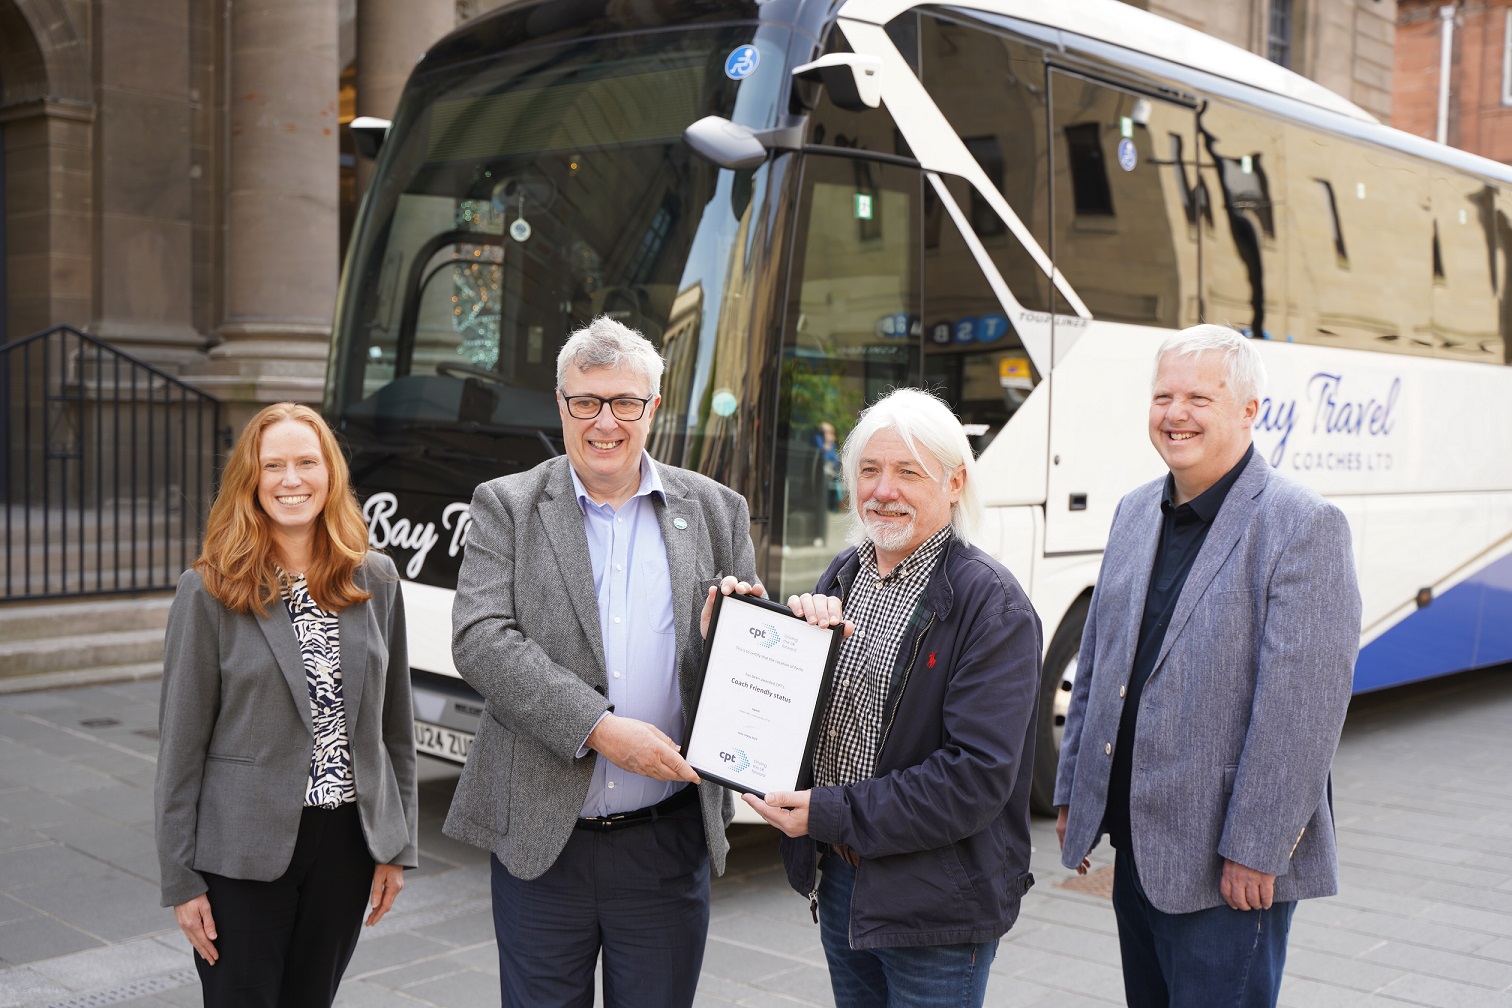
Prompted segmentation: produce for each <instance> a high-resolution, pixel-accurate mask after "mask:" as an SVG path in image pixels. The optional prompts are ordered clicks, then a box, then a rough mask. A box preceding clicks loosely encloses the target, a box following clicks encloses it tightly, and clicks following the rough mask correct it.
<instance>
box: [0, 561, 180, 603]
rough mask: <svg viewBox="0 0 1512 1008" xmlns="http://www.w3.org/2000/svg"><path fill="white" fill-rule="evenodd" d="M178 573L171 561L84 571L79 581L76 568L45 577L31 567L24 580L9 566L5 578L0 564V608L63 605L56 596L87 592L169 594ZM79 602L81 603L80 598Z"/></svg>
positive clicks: (3, 568)
mask: <svg viewBox="0 0 1512 1008" xmlns="http://www.w3.org/2000/svg"><path fill="white" fill-rule="evenodd" d="M179 573H180V571H179V569H178V564H177V562H175V563H174V564H172V565H170V566H167V567H165V566H164V565H163V564H161V563H158V564H154V565H152V566H150V567H137V568H135V569H134V570H132V569H126V570H117V569H113V568H109V567H107V568H105V569H104V570H103V571H98V572H97V571H94V570H90V569H86V570H85V571H84V576H83V577H82V578H81V577H80V576H79V570H78V568H77V567H70V568H69V570H68V572H67V574H66V575H65V574H64V573H63V572H62V571H59V570H58V569H57V568H54V569H53V570H52V572H51V574H50V575H49V576H47V577H45V578H44V577H43V576H42V571H41V569H40V568H37V567H33V568H32V574H31V577H29V578H28V577H26V575H25V571H24V569H23V568H20V567H15V566H13V567H12V568H11V571H10V575H9V577H7V576H6V571H5V565H4V564H3V563H0V608H5V607H7V606H10V605H31V604H35V603H42V602H63V601H66V598H58V596H70V597H71V596H79V595H82V594H83V593H85V592H89V593H91V597H92V596H93V595H125V594H127V593H131V594H133V595H136V596H138V597H140V595H142V594H144V593H149V592H150V593H159V592H164V591H172V590H173V588H174V586H175V585H177V584H178V579H179ZM118 579H119V580H118ZM49 595H51V596H54V598H52V599H47V598H46V596H49ZM81 601H84V600H83V599H81Z"/></svg>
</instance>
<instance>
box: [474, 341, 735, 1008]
mask: <svg viewBox="0 0 1512 1008" xmlns="http://www.w3.org/2000/svg"><path fill="white" fill-rule="evenodd" d="M661 373H662V360H661V357H660V356H659V355H658V354H657V352H656V349H655V348H654V347H653V346H652V345H651V343H650V342H649V341H648V340H646V339H645V337H643V336H641V335H640V334H639V333H637V332H635V331H634V330H631V329H628V328H626V327H625V326H623V325H620V324H619V323H618V322H615V321H613V320H612V319H609V318H606V317H600V318H598V319H595V320H594V321H593V322H592V323H591V324H590V325H588V326H587V327H585V328H583V329H580V330H578V331H577V332H574V333H573V334H572V335H571V336H570V337H569V338H568V340H567V342H566V343H565V344H564V345H563V346H562V350H561V353H560V354H559V355H558V357H557V405H558V409H559V411H560V413H561V417H562V435H563V442H564V444H565V447H566V455H565V456H564V457H558V458H554V459H551V460H550V461H547V462H544V463H542V464H541V465H539V466H536V467H535V468H534V469H532V470H530V471H528V472H523V473H518V474H515V475H511V476H504V477H501V478H499V479H495V480H491V481H489V482H487V483H484V484H482V485H480V486H479V487H478V488H477V490H476V491H475V493H474V495H473V501H472V526H471V528H470V529H469V532H468V543H467V553H466V555H465V557H464V559H463V562H462V567H461V571H460V572H459V574H458V576H457V597H456V601H455V602H454V603H453V606H452V631H453V636H452V655H453V657H454V659H455V661H456V665H457V670H458V671H459V672H460V673H461V674H462V678H463V679H465V680H466V681H467V682H468V684H469V685H471V686H472V687H473V688H474V689H476V690H477V691H478V692H479V693H480V694H482V696H483V698H484V700H485V701H486V703H485V713H484V716H483V717H482V718H481V720H480V723H479V727H478V735H477V738H476V740H475V741H474V743H473V747H472V750H471V752H470V753H469V755H468V760H467V765H466V767H464V768H463V771H462V779H461V781H460V782H459V783H458V785H457V793H456V797H455V798H454V799H453V801H452V806H451V811H450V813H449V814H448V815H447V819H446V826H445V831H446V833H447V834H448V835H449V836H452V837H455V838H457V839H459V840H463V841H466V842H468V843H471V844H474V845H476V846H479V847H485V848H487V849H488V850H490V851H492V852H493V856H492V858H491V859H490V862H491V865H492V872H493V909H494V930H495V935H496V938H497V940H498V946H499V974H500V976H499V980H500V987H501V993H502V998H503V1005H504V1008H511V1006H530V1008H541V1006H552V1005H581V1004H591V1003H593V1001H594V998H593V977H594V967H595V964H596V962H597V960H598V957H599V954H600V951H602V954H603V977H604V980H603V985H604V996H603V1000H602V1003H603V1004H605V1005H608V1006H611V1008H612V1006H615V1005H624V1006H628V1005H658V1006H678V1005H690V1004H692V1002H693V995H694V991H695V989H696V987H697V984H698V975H699V970H700V968H701V966H702V963H703V950H704V940H705V937H706V936H707V933H708V926H709V870H710V866H711V865H712V866H713V869H714V871H715V872H722V871H723V870H724V860H725V853H726V852H727V850H728V849H729V844H728V843H727V842H726V840H725V826H726V825H727V824H728V823H729V819H730V815H731V805H730V801H729V798H728V796H727V794H726V792H724V791H723V789H721V788H719V787H717V786H715V785H712V784H700V783H699V780H698V775H697V774H696V773H694V771H693V769H692V767H690V766H689V765H688V764H687V762H686V761H685V760H684V759H683V758H682V756H681V755H680V752H679V747H680V745H681V743H682V741H683V728H684V722H683V711H684V710H686V709H690V707H691V703H692V695H691V691H692V688H693V686H694V685H695V683H696V681H697V675H698V668H699V663H700V657H701V654H702V645H701V640H700V635H701V627H700V621H699V609H700V606H701V605H702V604H703V603H704V602H705V601H706V599H707V598H708V597H710V596H712V593H713V592H714V590H715V588H714V586H715V585H716V583H718V584H722V586H723V590H725V591H726V592H727V593H728V592H729V591H732V590H733V591H741V592H752V593H755V594H761V591H762V590H761V586H760V585H759V584H757V583H756V579H755V576H754V575H755V555H754V551H753V549H752V546H751V537H750V516H749V513H748V511H747V508H746V502H745V499H744V498H743V497H741V496H740V495H739V494H737V493H735V492H734V491H733V490H730V489H729V488H727V487H724V486H721V485H720V484H718V483H716V482H714V481H713V480H711V479H708V478H707V477H704V476H701V475H699V474H697V473H693V472H689V471H687V470H684V469H678V468H676V467H673V466H667V465H662V464H661V463H658V462H654V461H652V459H651V457H650V455H648V454H647V453H646V450H645V445H646V438H647V435H648V434H649V433H650V430H651V422H652V419H653V418H654V417H655V415H656V409H657V406H658V405H660V403H661V396H660V395H658V390H659V388H660V384H661Z"/></svg>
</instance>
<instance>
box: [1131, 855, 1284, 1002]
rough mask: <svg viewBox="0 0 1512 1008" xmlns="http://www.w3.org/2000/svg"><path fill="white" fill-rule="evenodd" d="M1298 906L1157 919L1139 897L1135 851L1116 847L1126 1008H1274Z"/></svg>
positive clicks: (1217, 909)
mask: <svg viewBox="0 0 1512 1008" xmlns="http://www.w3.org/2000/svg"><path fill="white" fill-rule="evenodd" d="M1296 906H1297V904H1296V903H1294V902H1292V903H1274V904H1272V905H1271V908H1270V909H1269V910H1231V909H1230V908H1229V907H1227V906H1223V905H1219V906H1215V907H1209V908H1208V909H1206V910H1198V911H1197V912H1196V913H1185V914H1168V913H1163V912H1162V911H1160V910H1157V909H1155V907H1154V906H1153V905H1151V903H1150V901H1149V899H1148V898H1147V897H1146V896H1145V891H1144V886H1142V885H1141V884H1140V882H1139V869H1138V867H1137V866H1136V865H1135V863H1134V852H1133V851H1132V850H1131V849H1129V848H1128V847H1127V845H1126V846H1125V847H1121V848H1119V850H1118V854H1117V857H1116V858H1115V859H1114V863H1113V914H1114V916H1115V917H1117V918H1118V948H1119V952H1120V953H1121V954H1122V957H1123V976H1124V996H1125V998H1126V999H1127V1000H1128V1002H1129V1005H1130V1008H1213V1006H1215V1005H1222V1006H1224V1008H1274V1006H1275V1004H1276V998H1277V997H1278V996H1279V995H1280V993H1281V972H1282V969H1283V968H1284V967H1285V966H1286V936H1287V934H1288V932H1289V931H1290V930H1291V919H1292V911H1293V910H1295V909H1296Z"/></svg>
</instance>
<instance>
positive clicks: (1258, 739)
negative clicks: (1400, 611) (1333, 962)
mask: <svg viewBox="0 0 1512 1008" xmlns="http://www.w3.org/2000/svg"><path fill="white" fill-rule="evenodd" d="M1164 483H1165V479H1164V477H1162V478H1161V479H1158V480H1155V481H1154V482H1152V483H1147V484H1145V485H1144V486H1142V487H1140V488H1139V489H1137V490H1135V491H1133V492H1132V493H1130V494H1129V495H1128V496H1127V497H1125V498H1124V499H1123V500H1122V501H1120V502H1119V505H1118V509H1117V511H1116V512H1115V513H1114V516H1113V528H1112V531H1111V533H1110V535H1109V537H1108V550H1107V554H1106V555H1105V556H1104V558H1103V564H1102V573H1101V575H1100V576H1099V577H1098V581H1097V587H1096V589H1095V590H1094V591H1093V593H1092V609H1091V612H1090V613H1089V615H1088V619H1087V627H1086V630H1085V632H1084V634H1083V636H1082V646H1081V654H1080V656H1079V659H1078V661H1079V664H1078V667H1077V676H1076V681H1075V687H1074V689H1073V691H1072V695H1071V709H1070V713H1069V714H1068V715H1067V718H1066V730H1065V737H1064V740H1063V742H1062V744H1061V762H1060V772H1059V775H1058V777H1057V779H1056V785H1055V803H1056V804H1057V805H1063V806H1069V813H1068V822H1067V827H1066V842H1065V845H1064V847H1063V848H1062V850H1061V861H1062V863H1063V864H1065V865H1066V867H1068V868H1074V867H1075V866H1076V865H1077V864H1079V863H1080V862H1081V859H1082V858H1083V857H1085V856H1086V854H1087V852H1088V851H1089V850H1090V849H1091V848H1092V847H1093V845H1094V844H1095V843H1096V842H1097V840H1098V838H1099V835H1100V832H1101V824H1102V818H1103V811H1104V808H1105V806H1106V803H1107V792H1108V771H1109V768H1110V767H1111V766H1112V763H1113V757H1112V752H1113V748H1114V746H1115V745H1116V743H1117V738H1118V725H1119V718H1120V716H1121V715H1122V712H1123V700H1122V690H1123V688H1124V687H1125V686H1126V685H1127V683H1128V681H1129V674H1130V669H1131V667H1132V665H1133V662H1134V649H1135V645H1136V643H1137V641H1138V638H1139V624H1140V620H1141V618H1142V615H1143V612H1144V601H1145V593H1146V589H1147V588H1148V586H1149V580H1150V571H1151V567H1152V565H1153V563H1154V559H1155V551H1156V548H1157V544H1158V543H1159V540H1160V527H1161V512H1160V501H1161V495H1162V490H1163V487H1164ZM1359 643H1360V593H1359V588H1358V587H1357V585H1356V582H1355V567H1354V558H1353V556H1352V554H1351V552H1350V540H1349V525H1348V523H1347V522H1346V521H1345V518H1344V515H1343V514H1342V513H1341V512H1340V511H1339V509H1338V508H1336V507H1334V506H1333V505H1332V504H1329V503H1328V502H1326V501H1325V500H1323V498H1321V497H1319V496H1318V495H1317V494H1316V493H1314V492H1313V491H1311V490H1309V489H1307V488H1305V487H1303V486H1301V485H1299V484H1297V483H1294V482H1292V481H1291V480H1289V479H1286V478H1285V477H1283V476H1281V475H1280V474H1278V473H1276V472H1273V471H1272V470H1271V467H1270V465H1269V464H1268V463H1267V462H1266V461H1265V459H1263V458H1262V457H1260V455H1259V454H1258V453H1257V454H1255V455H1254V456H1253V457H1252V458H1251V460H1250V463H1249V464H1248V465H1247V466H1246V467H1245V468H1244V471H1243V472H1242V473H1241V474H1240V476H1239V479H1238V481H1237V482H1236V483H1235V484H1234V486H1233V487H1232V489H1230V491H1229V494H1228V497H1227V498H1226V499H1225V500H1224V503H1223V507H1222V508H1221V509H1220V510H1219V512H1218V515H1217V517H1216V518H1214V520H1213V526H1212V528H1211V529H1210V530H1209V531H1208V536H1207V539H1206V541H1205V542H1204V543H1203V545H1202V549H1201V551H1200V552H1198V554H1197V558H1196V560H1195V561H1194V562H1193V563H1192V569H1191V572H1190V573H1189V574H1188V576H1187V579H1186V583H1185V585H1184V586H1183V587H1182V590H1181V595H1180V597H1179V598H1178V599H1177V602H1176V609H1175V612H1174V613H1173V615H1172V617H1171V624H1170V626H1169V627H1168V628H1167V630H1166V635H1165V642H1164V644H1163V645H1162V647H1161V650H1160V653H1159V656H1158V657H1157V659H1156V664H1155V669H1154V671H1153V672H1152V673H1151V675H1150V679H1149V681H1148V683H1147V684H1146V685H1145V688H1144V692H1143V694H1142V695H1141V698H1140V703H1139V719H1138V721H1137V723H1136V724H1137V727H1136V729H1135V738H1134V767H1133V781H1132V783H1131V786H1130V796H1129V818H1130V822H1131V825H1132V834H1133V840H1134V859H1135V861H1136V863H1137V864H1138V865H1139V878H1140V881H1141V883H1143V885H1144V889H1145V892H1146V893H1147V894H1148V895H1149V898H1150V902H1151V903H1153V904H1154V905H1155V906H1156V907H1157V908H1158V909H1160V910H1163V911H1165V912H1166V913H1190V912H1192V911H1196V910H1202V909H1206V908H1207V907H1212V906H1217V905H1219V904H1220V903H1222V902H1223V899H1222V897H1221V896H1220V895H1219V891H1218V884H1219V880H1220V876H1221V874H1222V870H1223V859H1224V858H1228V859H1229V860H1232V861H1236V862H1238V863H1239V864H1242V865H1246V866H1248V867H1250V868H1253V869H1255V870H1256V871H1262V872H1267V873H1269V874H1273V875H1276V876H1278V878H1277V879H1276V890H1275V898H1276V899H1277V900H1297V899H1307V898H1310V897H1315V896H1330V895H1332V894H1333V893H1335V892H1337V891H1338V862H1337V859H1336V855H1335V850H1334V824H1333V807H1332V796H1331V790H1330V783H1329V767H1330V765H1331V764H1332V761H1333V755H1334V750H1335V749H1336V748H1337V746H1338V742H1339V732H1340V730H1341V728H1342V727H1343V723H1344V713H1345V710H1346V709H1347V707H1348V705H1349V695H1350V689H1351V685H1352V682H1353V675H1354V661H1355V655H1356V652H1357V651H1358V649H1359ZM1299 838H1300V839H1299Z"/></svg>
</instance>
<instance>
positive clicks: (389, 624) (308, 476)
mask: <svg viewBox="0 0 1512 1008" xmlns="http://www.w3.org/2000/svg"><path fill="white" fill-rule="evenodd" d="M160 731H161V738H162V741H161V748H160V751H159V756H158V772H157V846H158V859H159V862H160V865H161V869H162V892H163V905H164V906H171V907H173V912H174V916H175V917H176V918H177V920H178V924H179V927H181V928H182V929H183V931H184V934H185V935H186V936H187V937H188V939H189V942H190V944H191V945H193V947H194V961H195V966H196V967H197V968H198V970H199V974H200V980H201V983H202V984H203V987H204V993H205V1004H206V1005H214V1006H221V1005H225V1006H232V1005H235V1006H242V1005H247V1006H251V1005H266V1006H269V1008H272V1006H275V1005H276V1006H280V1008H289V1006H304V1005H309V1006H329V1005H330V1004H331V1002H332V1001H333V1000H334V998H335V996H336V988H337V985H338V984H339V983H340V982H341V975H342V973H343V972H344V971H345V970H346V966H347V963H348V962H349V961H350V959H351V956H352V950H353V948H354V947H355V946H356V944H357V935H358V933H359V932H360V930H361V924H362V920H363V916H362V913H363V909H364V906H366V908H367V909H368V910H369V911H370V912H369V913H368V915H367V923H368V924H370V925H371V924H376V923H377V922H378V920H379V919H380V918H382V917H383V915H384V914H385V913H387V912H388V909H389V907H391V906H392V905H393V902H394V897H395V895H396V894H397V893H398V892H399V890H400V888H401V887H402V886H403V884H404V879H403V874H404V873H403V869H404V868H406V867H414V866H415V865H416V864H417V858H416V801H415V747H414V735H413V731H414V724H413V714H412V705H411V700H410V688H409V662H408V655H407V652H406V648H405V636H404V608H403V603H402V597H401V595H400V592H399V577H398V573H397V571H396V570H395V569H394V564H393V562H392V561H391V560H390V559H389V558H388V557H386V556H383V555H382V554H380V553H372V552H369V551H368V548H367V527H366V525H365V524H364V523H363V520H362V514H361V511H360V510H359V509H358V507H357V501H356V498H355V497H354V496H353V494H352V490H351V482H350V478H349V476H348V473H347V467H346V461H345V459H344V458H343V456H342V454H341V451H340V449H339V447H338V446H337V444H336V439H335V437H334V436H333V435H332V433H331V429H330V428H329V427H328V426H327V425H326V423H325V421H324V420H322V419H321V417H320V415H319V414H318V413H316V412H315V411H314V410H312V409H310V408H309V407H307V406H301V405H298V404H295V403H278V404H276V405H273V406H269V407H267V408H266V409H264V410H262V411H261V412H260V413H258V414H257V415H256V416H254V417H253V418H252V420H251V421H250V422H249V423H248V425H247V427H246V429H245V430H244V431H242V435H241V437H240V438H239V439H238V441H237V443H236V446H235V447H234V448H233V449H232V451H231V457H230V459H229V460H228V462H227V463H226V468H225V472H224V473H223V474H222V479H221V489H220V493H219V494H218V495H217V497H216V500H215V504H214V505H213V506H212V507H211V510H210V518H209V521H208V522H207V525H206V529H205V547H204V552H202V553H201V554H200V557H199V559H198V560H196V561H195V563H194V567H193V568H192V569H191V570H188V571H185V572H184V575H183V576H182V577H181V578H180V579H179V585H178V594H177V595H176V596H175V598H174V601H173V608H172V611H171V612H170V614H169V618H168V631H167V640H166V645H165V648H164V656H163V691H162V706H161V717H160Z"/></svg>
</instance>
